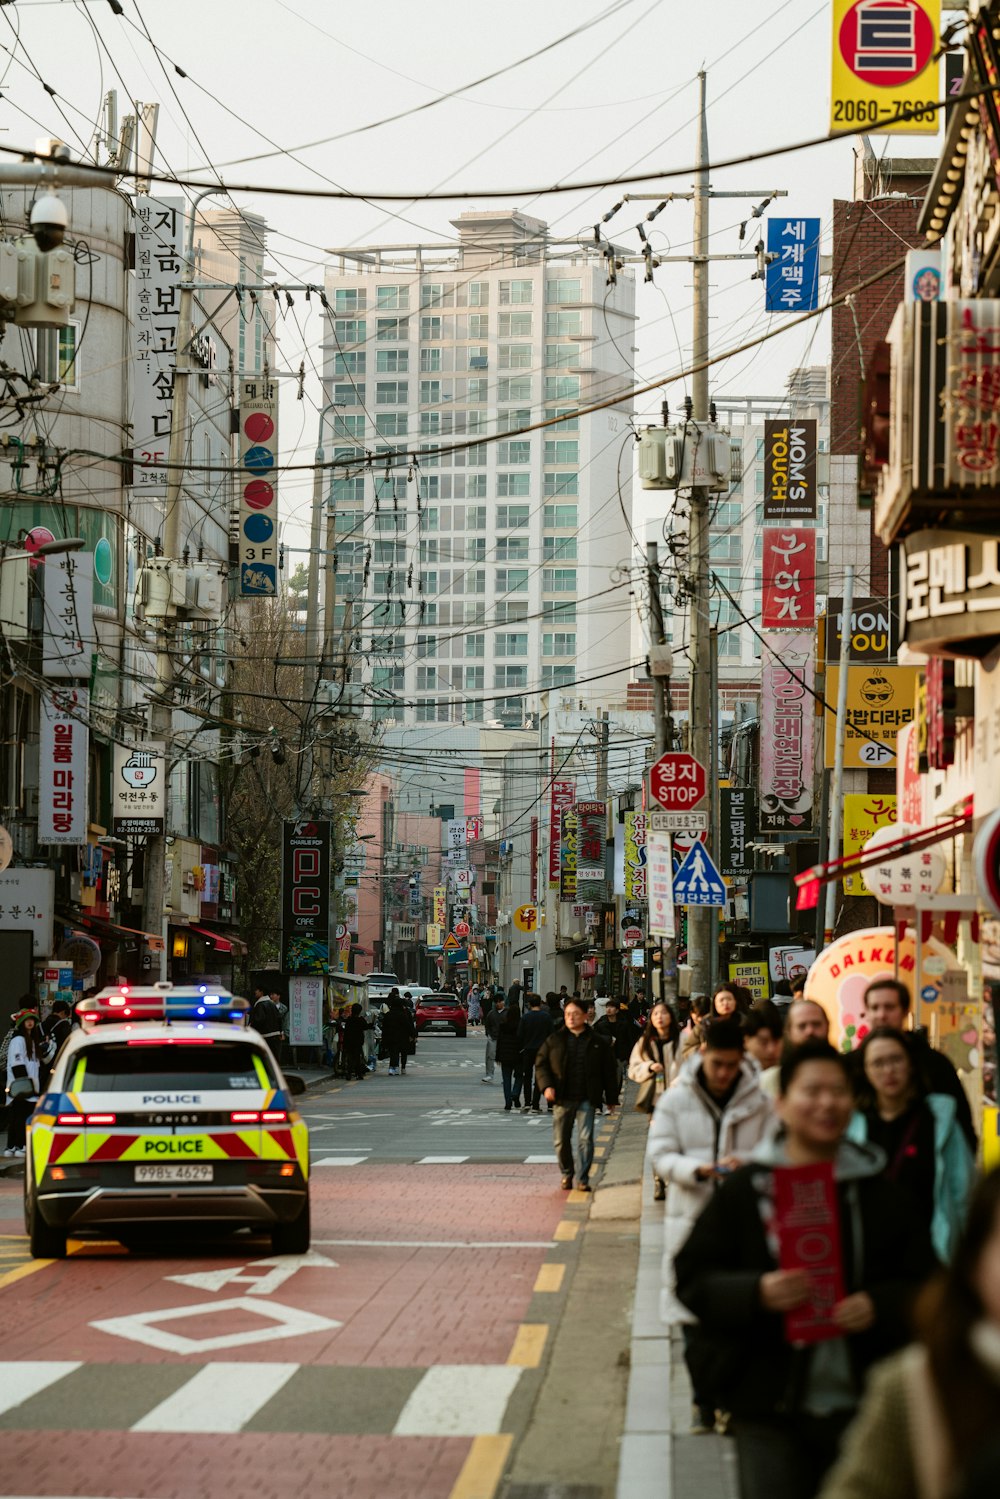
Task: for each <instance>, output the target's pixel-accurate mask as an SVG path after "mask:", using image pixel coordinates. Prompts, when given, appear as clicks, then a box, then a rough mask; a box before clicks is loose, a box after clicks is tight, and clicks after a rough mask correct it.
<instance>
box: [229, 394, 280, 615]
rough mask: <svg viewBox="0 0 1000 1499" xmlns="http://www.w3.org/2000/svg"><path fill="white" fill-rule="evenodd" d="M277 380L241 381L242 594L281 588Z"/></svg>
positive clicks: (247, 595)
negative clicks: (279, 580) (279, 584)
mask: <svg viewBox="0 0 1000 1499" xmlns="http://www.w3.org/2000/svg"><path fill="white" fill-rule="evenodd" d="M277 464H278V382H277V381H276V380H265V378H264V377H263V375H252V376H251V377H250V378H249V379H246V380H241V381H240V452H239V467H238V469H237V483H238V484H239V490H240V541H239V549H240V586H239V591H240V595H241V597H243V598H261V597H267V598H273V597H274V595H275V594H276V593H277V591H278V475H277Z"/></svg>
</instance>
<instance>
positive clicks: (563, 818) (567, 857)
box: [559, 810, 577, 901]
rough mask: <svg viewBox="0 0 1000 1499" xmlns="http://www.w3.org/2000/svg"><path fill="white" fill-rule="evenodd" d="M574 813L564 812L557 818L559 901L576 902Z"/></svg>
mask: <svg viewBox="0 0 1000 1499" xmlns="http://www.w3.org/2000/svg"><path fill="white" fill-rule="evenodd" d="M576 863H577V841H576V813H575V812H571V811H569V810H566V811H564V812H562V813H560V818H559V899H560V900H561V901H567V900H576Z"/></svg>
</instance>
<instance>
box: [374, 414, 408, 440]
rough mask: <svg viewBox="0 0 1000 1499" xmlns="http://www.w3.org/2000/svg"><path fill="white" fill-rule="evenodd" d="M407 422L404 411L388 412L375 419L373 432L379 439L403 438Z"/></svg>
mask: <svg viewBox="0 0 1000 1499" xmlns="http://www.w3.org/2000/svg"><path fill="white" fill-rule="evenodd" d="M408 421H409V418H408V416H407V414H406V412H405V411H390V412H387V413H385V414H384V415H380V416H377V417H376V418H375V431H376V433H377V434H378V436H379V437H405V436H406V425H407V422H408Z"/></svg>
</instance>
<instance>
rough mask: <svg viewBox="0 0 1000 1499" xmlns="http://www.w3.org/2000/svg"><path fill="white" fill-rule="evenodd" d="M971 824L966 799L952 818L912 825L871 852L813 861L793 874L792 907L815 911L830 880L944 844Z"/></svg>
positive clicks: (970, 810)
mask: <svg viewBox="0 0 1000 1499" xmlns="http://www.w3.org/2000/svg"><path fill="white" fill-rule="evenodd" d="M971 826H972V804H971V802H969V803H967V804H966V805H965V806H964V807H963V809H962V811H961V812H959V813H957V814H956V815H955V816H954V817H948V818H946V819H945V820H944V821H943V822H938V823H934V824H933V826H931V827H926V828H913V829H912V830H911V831H910V832H908V833H904V834H902V835H901V836H900V837H899V838H893V839H891V840H890V841H889V842H887V843H882V844H880V845H879V847H878V848H877V849H876V850H875V851H874V852H871V853H865V851H864V849H860V850H858V852H857V853H853V854H848V855H847V856H846V857H845V858H843V859H828V860H827V862H826V863H825V864H813V865H812V867H811V868H810V869H803V870H802V872H801V874H797V875H796V876H795V884H796V886H797V888H798V897H797V899H796V902H795V909H796V910H797V911H813V910H815V909H816V907H817V906H818V905H819V892H820V886H821V885H829V884H830V883H831V882H832V881H833V880H842V879H845V878H846V877H847V875H849V874H857V873H858V871H859V870H862V869H873V868H876V867H877V866H878V865H879V864H887V863H890V862H891V861H893V860H895V859H902V858H905V857H906V856H907V854H919V853H923V851H924V849H926V848H933V847H934V845H935V843H943V842H944V841H945V839H946V838H954V837H955V836H956V834H958V833H965V832H968V830H969V828H970V827H971Z"/></svg>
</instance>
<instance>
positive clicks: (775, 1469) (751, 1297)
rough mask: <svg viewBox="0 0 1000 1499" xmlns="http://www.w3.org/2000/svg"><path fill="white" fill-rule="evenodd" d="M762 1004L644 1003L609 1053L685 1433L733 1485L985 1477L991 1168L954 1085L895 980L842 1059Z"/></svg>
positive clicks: (850, 1498)
mask: <svg viewBox="0 0 1000 1499" xmlns="http://www.w3.org/2000/svg"><path fill="white" fill-rule="evenodd" d="M776 1000H777V1001H778V1002H777V1003H775V1002H774V1001H770V1000H766V1001H758V1002H757V1003H756V1004H750V1003H748V1000H747V996H746V995H745V994H743V993H741V992H740V991H739V989H738V988H736V987H735V986H731V985H725V986H723V987H721V988H720V989H719V990H717V992H716V993H715V994H714V995H713V996H712V997H711V999H710V1000H708V1001H706V1002H704V1003H701V1004H696V1003H695V1002H692V1004H691V1006H690V1013H689V1015H688V1017H687V1020H686V1023H685V1024H684V1026H681V1025H679V1024H678V1021H677V1017H676V1015H675V1014H674V1012H673V1011H672V1010H671V1009H670V1008H669V1007H668V1006H667V1005H665V1004H654V1005H653V1006H652V1008H651V1009H650V1012H649V1015H648V1018H647V1022H646V1026H645V1029H644V1030H643V1032H642V1035H641V1036H640V1037H639V1039H638V1040H637V1041H636V1042H635V1044H634V1046H633V1048H632V1051H631V1055H630V1058H629V1061H628V1076H629V1078H630V1079H631V1080H632V1081H633V1082H634V1083H636V1084H637V1085H638V1092H637V1095H636V1107H637V1108H638V1109H639V1110H641V1111H643V1112H646V1113H647V1114H648V1115H649V1136H648V1145H647V1162H648V1166H649V1169H650V1170H651V1172H652V1176H653V1191H654V1197H655V1198H656V1199H658V1200H662V1201H663V1202H664V1213H665V1220H664V1228H665V1233H664V1250H665V1252H664V1286H663V1295H662V1314H663V1318H664V1320H665V1321H666V1322H667V1323H669V1324H670V1325H672V1326H673V1327H676V1328H678V1329H679V1330H680V1334H681V1336H682V1339H683V1348H684V1356H685V1360H686V1363H687V1367H688V1372H689V1375H690V1380H691V1387H692V1394H693V1401H694V1405H693V1411H692V1426H691V1429H692V1431H693V1432H695V1433H703V1432H708V1431H711V1430H715V1431H718V1432H722V1433H730V1434H731V1435H732V1436H733V1437H734V1439H735V1445H736V1456H737V1465H738V1471H739V1481H740V1492H741V1496H742V1499H815V1496H820V1499H974V1496H976V1499H977V1496H978V1495H979V1494H980V1493H985V1491H986V1488H985V1486H986V1484H987V1483H988V1482H990V1483H991V1485H992V1486H991V1492H992V1493H1000V1171H997V1172H994V1173H993V1174H991V1175H989V1176H987V1177H985V1178H983V1179H978V1178H977V1172H976V1153H977V1140H976V1134H975V1130H974V1127H973V1121H972V1113H971V1109H970V1107H969V1101H968V1097H967V1094H966V1092H965V1089H964V1088H963V1086H962V1083H961V1080H960V1079H959V1076H958V1074H957V1072H956V1071H955V1068H954V1067H953V1065H952V1063H951V1062H950V1060H949V1059H948V1058H947V1057H946V1056H945V1055H944V1054H943V1053H942V1052H940V1051H938V1050H935V1049H934V1048H932V1047H931V1046H930V1044H929V1043H928V1040H927V1037H926V1035H925V1034H924V1033H923V1032H922V1031H914V1030H911V1029H908V1025H909V1018H910V1017H909V1012H910V994H909V991H908V990H907V988H906V986H905V984H903V983H901V982H899V981H898V980H895V979H877V980H874V981H872V982H871V983H870V984H869V985H868V988H867V991H866V993H865V996H864V1022H865V1023H864V1025H863V1027H861V1032H862V1035H863V1040H862V1042H861V1044H860V1046H858V1047H857V1049H856V1050H855V1051H852V1052H850V1053H846V1054H845V1053H844V1052H841V1051H838V1050H837V1049H835V1048H834V1046H832V1045H831V1044H830V1040H829V1034H828V1032H829V1025H828V1020H827V1015H826V1012H825V1010H824V1009H823V1008H822V1006H820V1005H818V1004H816V1003H815V1002H813V1001H811V1000H807V999H805V998H804V997H803V995H802V991H801V989H800V990H799V991H798V992H797V993H795V994H793V993H792V992H791V991H790V990H789V992H787V993H780V992H779V994H778V995H776Z"/></svg>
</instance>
